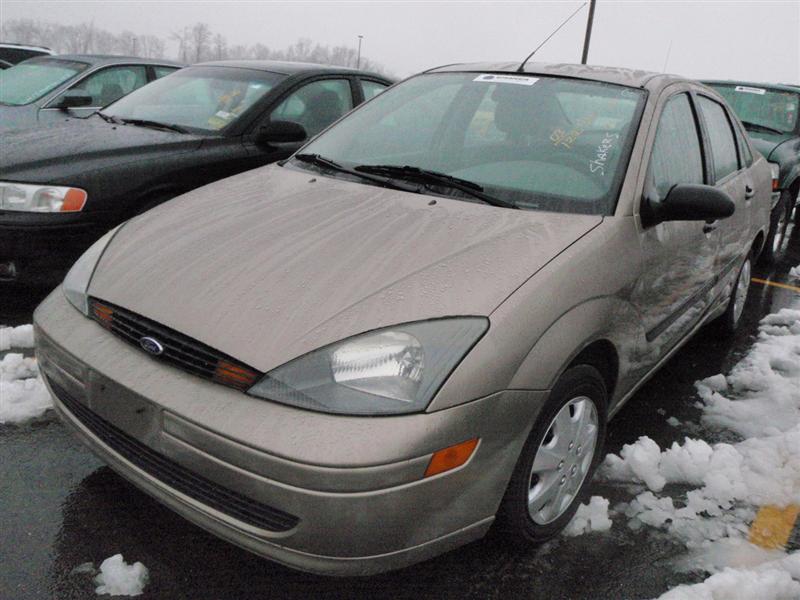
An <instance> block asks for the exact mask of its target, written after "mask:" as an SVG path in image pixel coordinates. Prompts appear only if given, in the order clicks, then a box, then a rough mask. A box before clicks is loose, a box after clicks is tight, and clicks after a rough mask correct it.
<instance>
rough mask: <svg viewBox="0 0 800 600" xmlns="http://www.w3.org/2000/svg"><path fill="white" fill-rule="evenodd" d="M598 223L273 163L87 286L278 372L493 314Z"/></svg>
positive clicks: (143, 234)
mask: <svg viewBox="0 0 800 600" xmlns="http://www.w3.org/2000/svg"><path fill="white" fill-rule="evenodd" d="M434 199H435V203H434V202H433V201H434ZM602 220H603V219H602V217H601V216H596V215H595V216H593V215H573V214H557V213H545V212H537V211H523V210H509V209H502V208H496V207H490V206H486V205H482V204H476V203H473V202H465V201H460V200H455V199H450V198H434V197H432V196H426V195H420V194H413V193H409V192H400V191H395V190H389V189H386V188H380V187H376V186H372V185H365V184H360V183H354V182H350V181H342V180H338V179H333V178H327V177H322V176H314V175H312V174H310V173H307V172H301V171H297V170H293V169H290V168H285V167H277V166H270V167H265V168H261V169H257V170H254V171H250V172H248V173H244V174H241V175H237V176H235V177H232V178H229V179H227V180H222V181H218V182H215V183H213V184H211V185H209V186H206V187H204V188H200V189H198V190H195V191H193V192H190V193H188V194H185V195H183V196H181V197H179V198H177V199H175V200H173V201H171V202H168V203H166V204H164V205H162V206H160V207H157V208H156V209H154V210H152V211H150V212H148V213H146V214H144V215H142V216H140V217H138V218H136V219H134V220H132V221H130V222H128V223H127V224H126V225H125V226H124V227H123V228H122V229H121V230H120V231H119V232H118V233H117V235H116V236H115V237H114V239H113V241H112V242H111V244H109V246H108V247H107V249H106V251H105V253H104V254H103V256H102V259H101V260H100V262H99V264H98V267H97V269H96V271H95V274H94V276H93V278H92V281H91V285H90V289H89V294H90V295H92V296H94V297H97V298H100V299H102V300H105V301H107V302H110V303H112V304H117V305H119V306H122V307H124V308H127V309H129V310H132V311H134V312H136V313H138V314H140V315H142V316H145V317H147V318H150V319H152V320H154V321H156V322H158V323H161V324H163V325H166V326H168V327H171V328H173V329H175V330H177V331H180V332H182V333H184V334H186V335H188V336H190V337H192V338H194V339H196V340H198V341H201V342H203V343H205V344H207V345H209V346H211V347H214V348H216V349H218V350H220V351H222V352H225V353H226V354H229V355H231V356H233V357H235V358H237V359H239V360H241V361H244V362H245V363H247V364H249V365H251V366H253V367H255V368H257V369H259V370H261V371H269V370H270V369H272V368H274V367H277V366H279V365H281V364H283V363H285V362H287V361H288V360H290V359H292V358H295V357H297V356H300V355H302V354H305V353H306V352H309V351H311V350H314V349H316V348H319V347H321V346H324V345H326V344H328V343H331V342H334V341H338V340H341V339H344V338H347V337H349V336H352V335H355V334H357V333H362V332H364V331H369V330H372V329H376V328H379V327H384V326H388V325H394V324H398V323H405V322H410V321H418V320H424V319H434V318H437V317H447V316H456V315H489V314H490V313H491V312H492V311H493V310H494V309H495V308H496V307H497V306H498V305H499V304H500V303H501V302H503V300H504V299H506V298H507V297H508V296H509V295H510V294H512V293H513V292H514V290H515V289H516V288H518V287H519V286H520V285H521V284H522V283H523V282H525V280H527V279H528V278H529V277H531V275H533V274H534V273H536V271H538V270H539V269H540V268H541V267H542V266H544V265H545V264H546V263H547V262H548V261H550V260H551V259H552V258H553V257H555V256H556V255H557V254H559V253H560V252H562V251H563V250H564V249H565V248H566V247H567V246H569V245H570V244H572V243H573V242H575V241H576V240H577V239H578V238H580V237H581V236H583V235H585V234H586V233H587V232H588V231H590V230H591V229H593V228H594V227H596V226H597V225H599V224H600V223H601V222H602Z"/></svg>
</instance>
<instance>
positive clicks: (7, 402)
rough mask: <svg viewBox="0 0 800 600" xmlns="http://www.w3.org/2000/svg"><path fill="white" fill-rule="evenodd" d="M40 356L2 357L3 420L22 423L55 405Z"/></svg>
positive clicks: (0, 393)
mask: <svg viewBox="0 0 800 600" xmlns="http://www.w3.org/2000/svg"><path fill="white" fill-rule="evenodd" d="M38 374H39V370H38V367H37V365H36V359H33V358H25V357H24V356H23V355H22V354H16V353H10V354H6V355H5V356H4V357H3V358H2V360H0V423H19V422H21V421H26V420H28V419H32V418H35V417H39V416H41V415H42V414H43V413H44V412H45V411H46V410H47V409H48V408H50V407H52V406H53V401H52V400H51V398H50V394H49V393H48V391H47V388H46V387H45V385H44V382H43V381H42V380H41V378H39V377H38Z"/></svg>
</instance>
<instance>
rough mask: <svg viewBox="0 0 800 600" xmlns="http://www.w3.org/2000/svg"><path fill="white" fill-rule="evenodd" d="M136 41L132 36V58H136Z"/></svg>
mask: <svg viewBox="0 0 800 600" xmlns="http://www.w3.org/2000/svg"><path fill="white" fill-rule="evenodd" d="M136 41H137V40H136V36H135V35H134V36H133V37H132V38H131V42H132V43H133V55H134V56H136Z"/></svg>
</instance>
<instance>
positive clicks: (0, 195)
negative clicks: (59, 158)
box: [0, 181, 88, 213]
mask: <svg viewBox="0 0 800 600" xmlns="http://www.w3.org/2000/svg"><path fill="white" fill-rule="evenodd" d="M87 197H88V196H87V194H86V192H85V191H84V190H82V189H80V188H73V187H64V186H58V185H37V184H31V183H14V182H13V181H0V210H13V211H19V212H36V213H68V212H79V211H81V210H83V207H84V206H85V205H86V199H87Z"/></svg>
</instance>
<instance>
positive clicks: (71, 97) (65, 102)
mask: <svg viewBox="0 0 800 600" xmlns="http://www.w3.org/2000/svg"><path fill="white" fill-rule="evenodd" d="M91 105H92V96H91V95H90V94H87V93H86V92H84V91H83V90H67V91H66V92H64V94H63V95H62V96H61V99H60V100H59V101H58V105H57V108H60V109H62V110H66V109H68V108H80V107H82V106H91Z"/></svg>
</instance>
